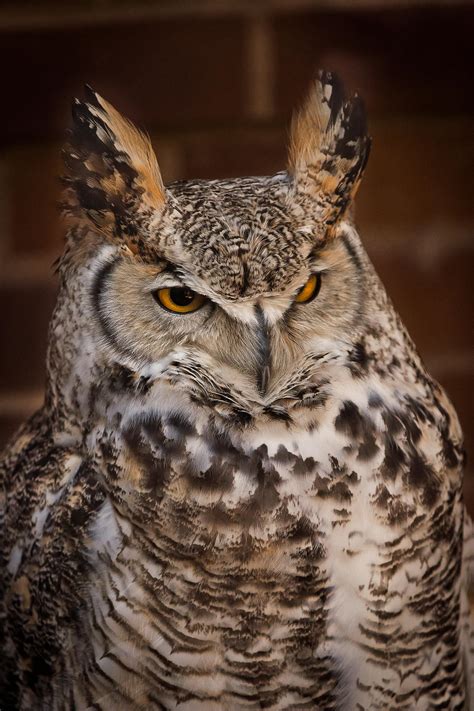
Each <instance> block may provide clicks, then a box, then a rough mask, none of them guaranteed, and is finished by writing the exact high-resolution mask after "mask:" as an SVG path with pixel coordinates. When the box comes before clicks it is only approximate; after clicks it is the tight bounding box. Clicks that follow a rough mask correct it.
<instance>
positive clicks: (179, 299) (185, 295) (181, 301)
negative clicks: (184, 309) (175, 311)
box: [170, 286, 194, 306]
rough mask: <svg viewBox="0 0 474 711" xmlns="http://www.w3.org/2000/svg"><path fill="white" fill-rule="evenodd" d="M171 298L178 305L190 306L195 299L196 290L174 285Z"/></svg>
mask: <svg viewBox="0 0 474 711" xmlns="http://www.w3.org/2000/svg"><path fill="white" fill-rule="evenodd" d="M170 299H171V301H172V302H173V303H174V304H176V306H188V305H189V304H190V303H191V301H192V300H193V299H194V291H191V289H186V288H182V287H179V286H174V287H173V288H172V289H170Z"/></svg>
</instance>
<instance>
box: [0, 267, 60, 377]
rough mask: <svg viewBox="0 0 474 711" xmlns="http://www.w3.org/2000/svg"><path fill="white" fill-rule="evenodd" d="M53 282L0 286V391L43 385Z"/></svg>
mask: <svg viewBox="0 0 474 711" xmlns="http://www.w3.org/2000/svg"><path fill="white" fill-rule="evenodd" d="M52 281H53V280H52V279H51V284H48V285H45V284H39V285H29V284H28V283H25V284H24V285H21V286H20V285H13V284H12V285H9V286H8V285H2V286H1V287H0V299H1V303H2V310H1V312H0V334H1V342H2V349H1V352H0V390H7V391H14V390H21V391H25V390H29V389H31V388H37V387H42V386H43V385H44V377H45V367H44V366H45V357H46V344H47V332H48V323H49V319H50V316H51V312H52V309H53V305H54V301H55V286H54V285H53V283H52Z"/></svg>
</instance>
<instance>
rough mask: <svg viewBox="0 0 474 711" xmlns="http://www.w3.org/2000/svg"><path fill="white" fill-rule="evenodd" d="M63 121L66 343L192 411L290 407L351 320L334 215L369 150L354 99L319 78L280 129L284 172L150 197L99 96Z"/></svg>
mask: <svg viewBox="0 0 474 711" xmlns="http://www.w3.org/2000/svg"><path fill="white" fill-rule="evenodd" d="M74 115H75V129H74V132H73V134H72V142H71V145H70V146H69V147H68V149H67V151H66V166H67V176H66V178H65V182H66V203H65V204H66V213H67V215H68V217H69V219H70V220H71V222H72V225H71V230H70V236H69V242H68V249H67V252H66V256H65V258H64V259H63V263H62V267H61V272H62V278H63V289H67V291H68V293H69V294H72V295H74V293H75V287H74V284H77V289H79V288H80V289H81V290H82V291H81V296H80V298H78V297H77V296H76V298H75V299H74V298H73V301H74V302H75V303H76V304H78V303H79V304H80V308H79V310H80V318H81V320H82V323H81V326H80V328H79V329H78V328H77V324H76V336H75V339H76V341H77V339H79V340H80V336H79V335H78V334H80V333H82V332H84V333H87V342H88V344H90V343H91V342H93V344H94V367H99V368H101V369H102V370H103V373H107V372H113V371H114V370H115V369H116V367H117V366H119V367H125V368H127V370H128V371H131V372H132V373H134V374H136V376H137V377H140V376H146V377H148V378H150V377H151V378H152V379H153V380H162V381H166V382H168V383H170V384H171V385H172V386H173V387H175V388H177V389H180V390H182V391H185V392H187V393H188V394H190V395H191V396H192V398H193V399H194V400H196V399H197V400H198V401H201V402H203V403H210V404H213V403H215V402H218V401H220V400H222V401H225V400H226V399H227V400H232V401H234V402H239V403H241V404H242V405H246V406H248V405H249V404H251V403H254V404H259V405H260V406H262V407H271V406H274V407H275V406H276V407H278V406H280V408H283V409H284V406H285V403H286V402H288V401H290V400H291V399H295V398H296V399H297V398H298V397H300V396H301V390H302V388H303V389H304V387H305V386H310V385H311V382H312V377H313V374H314V372H315V371H316V370H317V369H318V367H320V363H321V361H322V360H324V359H327V358H331V357H333V356H335V354H337V353H338V352H342V351H344V350H345V349H346V350H347V348H348V347H350V345H351V342H352V340H353V337H354V334H355V333H356V331H357V327H358V323H359V322H360V319H361V315H362V313H363V310H364V298H363V295H364V283H363V269H362V265H361V259H360V258H359V257H358V255H357V246H356V245H355V244H354V241H353V239H352V237H351V235H352V232H353V231H352V227H351V226H350V224H349V221H348V220H347V218H346V213H347V208H348V206H349V205H350V202H351V200H352V197H353V195H354V193H355V190H356V189H357V186H358V183H359V180H360V176H361V173H362V170H363V168H364V166H365V162H366V158H367V153H368V149H369V139H368V137H367V134H366V130H365V122H364V121H363V115H362V111H361V106H360V103H359V101H358V100H357V99H351V100H348V101H346V100H345V99H344V98H343V94H342V91H341V88H340V86H339V85H338V83H337V81H336V79H335V78H334V77H333V76H332V75H329V74H321V75H320V77H319V79H318V80H317V82H316V84H315V87H314V88H313V91H312V93H311V95H310V97H309V98H308V101H307V103H306V105H305V106H304V107H303V109H302V111H301V112H300V113H299V114H297V115H296V117H295V119H294V121H293V125H292V131H291V146H290V157H289V167H288V171H287V172H282V173H279V174H277V175H276V176H273V177H270V178H246V179H235V180H228V181H190V182H180V183H174V184H170V185H168V186H167V187H166V188H165V187H164V184H163V182H162V180H161V176H160V173H159V169H158V165H157V162H156V158H155V156H154V154H153V152H152V149H151V147H150V145H149V143H148V141H147V140H146V139H145V138H144V136H143V135H142V134H140V133H139V132H137V131H136V129H134V128H133V127H132V126H131V124H129V123H128V122H127V121H126V120H125V119H123V118H122V117H121V116H120V115H119V114H118V113H117V112H116V111H115V110H114V109H113V108H112V107H111V106H110V105H108V104H107V103H106V102H105V101H104V100H103V99H101V98H100V97H98V96H97V95H96V94H94V93H89V95H88V101H87V103H80V102H78V103H77V104H76V105H75V111H74ZM84 274H86V275H87V276H84ZM66 282H67V287H66V285H65V284H66ZM73 321H74V319H73ZM53 331H54V329H53ZM79 350H80V351H81V350H82V351H84V350H88V353H89V358H90V350H91V347H90V345H89V346H88V349H85V348H84V347H81V346H79ZM88 368H89V366H87V367H82V372H83V373H84V372H85V371H87V370H88ZM91 372H92V370H91ZM94 378H97V373H95V374H94Z"/></svg>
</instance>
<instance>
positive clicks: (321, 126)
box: [288, 71, 371, 227]
mask: <svg viewBox="0 0 474 711" xmlns="http://www.w3.org/2000/svg"><path fill="white" fill-rule="evenodd" d="M370 144H371V139H370V137H369V135H368V133H367V120H366V114H365V109H364V105H363V102H362V100H361V98H360V97H359V96H358V95H357V94H355V95H354V96H353V97H351V98H349V99H346V97H345V93H344V88H343V85H342V83H341V81H340V80H339V78H338V77H337V76H336V75H335V74H332V73H331V72H326V71H321V72H319V74H318V78H317V79H316V81H315V82H314V85H313V87H312V89H311V91H310V93H309V96H308V98H307V99H306V102H305V103H304V105H303V107H302V109H301V110H300V111H299V112H297V113H296V115H295V116H294V117H293V120H292V124H291V129H290V148H289V159H288V172H289V173H290V175H291V176H292V177H293V180H294V187H295V193H296V200H300V201H301V200H305V202H306V201H308V202H312V204H313V208H314V207H315V206H316V209H317V210H318V213H319V214H318V220H320V221H321V222H322V223H323V225H326V226H327V227H330V226H331V225H333V224H334V223H335V222H336V221H337V220H338V219H339V218H340V217H341V216H342V215H343V214H344V212H345V211H346V209H347V207H348V205H349V204H350V202H351V200H352V199H353V198H354V196H355V194H356V192H357V189H358V187H359V184H360V180H361V177H362V173H363V171H364V168H365V165H366V163H367V159H368V157H369V151H370Z"/></svg>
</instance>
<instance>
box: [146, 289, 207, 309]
mask: <svg viewBox="0 0 474 711" xmlns="http://www.w3.org/2000/svg"><path fill="white" fill-rule="evenodd" d="M153 296H154V298H155V299H156V301H158V303H159V304H160V306H162V307H163V308H164V309H166V310H167V311H172V312H173V313H174V314H190V313H192V312H193V311H197V310H198V309H200V308H201V306H202V305H203V304H204V302H205V301H206V297H205V296H201V294H196V292H195V291H192V290H191V289H188V288H187V287H186V286H173V287H171V289H157V290H156V291H154V292H153Z"/></svg>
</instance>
